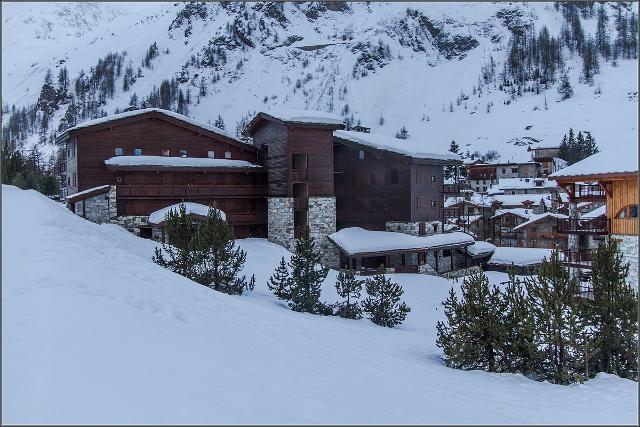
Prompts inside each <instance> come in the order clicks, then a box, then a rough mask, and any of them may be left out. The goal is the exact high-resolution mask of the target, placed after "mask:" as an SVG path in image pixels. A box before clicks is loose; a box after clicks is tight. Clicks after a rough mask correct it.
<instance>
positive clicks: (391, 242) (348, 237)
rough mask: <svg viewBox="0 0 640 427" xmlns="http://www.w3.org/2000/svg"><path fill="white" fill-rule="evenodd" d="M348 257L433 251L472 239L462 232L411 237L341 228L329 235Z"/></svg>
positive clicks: (401, 234)
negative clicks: (406, 251)
mask: <svg viewBox="0 0 640 427" xmlns="http://www.w3.org/2000/svg"><path fill="white" fill-rule="evenodd" d="M329 239H331V240H332V241H333V242H335V243H336V244H337V245H338V246H340V248H342V250H344V251H345V252H346V253H347V254H349V255H354V254H359V253H366V252H384V251H395V250H411V249H435V248H440V247H445V246H456V245H469V244H472V243H473V237H471V236H470V235H468V234H467V233H463V232H453V233H441V234H433V235H431V236H412V235H409V234H405V233H398V232H394V231H373V230H365V229H364V228H360V227H348V228H343V229H342V230H339V231H337V232H335V233H333V234H330V235H329Z"/></svg>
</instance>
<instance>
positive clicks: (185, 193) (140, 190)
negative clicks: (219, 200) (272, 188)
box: [116, 185, 266, 198]
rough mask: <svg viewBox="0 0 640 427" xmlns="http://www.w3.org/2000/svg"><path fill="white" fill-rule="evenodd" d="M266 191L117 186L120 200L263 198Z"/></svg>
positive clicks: (163, 186)
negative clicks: (225, 197)
mask: <svg viewBox="0 0 640 427" xmlns="http://www.w3.org/2000/svg"><path fill="white" fill-rule="evenodd" d="M265 193H266V190H265V189H264V188H260V187H248V186H209V185H206V186H205V185H117V186H116V194H117V197H118V198H166V197H170V198H173V197H192V198H193V197H196V198H197V197H224V196H262V195H265Z"/></svg>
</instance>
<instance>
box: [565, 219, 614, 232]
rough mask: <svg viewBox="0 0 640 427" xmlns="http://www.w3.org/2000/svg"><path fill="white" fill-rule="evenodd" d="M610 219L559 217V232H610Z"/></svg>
mask: <svg viewBox="0 0 640 427" xmlns="http://www.w3.org/2000/svg"><path fill="white" fill-rule="evenodd" d="M608 233H609V220H608V219H607V218H590V219H579V218H559V219H558V234H594V235H599V234H608Z"/></svg>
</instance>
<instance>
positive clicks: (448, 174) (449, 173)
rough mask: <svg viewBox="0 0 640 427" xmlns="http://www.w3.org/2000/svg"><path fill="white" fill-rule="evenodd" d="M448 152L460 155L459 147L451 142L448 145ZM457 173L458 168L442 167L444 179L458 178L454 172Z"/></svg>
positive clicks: (453, 166) (451, 166)
mask: <svg viewBox="0 0 640 427" xmlns="http://www.w3.org/2000/svg"><path fill="white" fill-rule="evenodd" d="M449 151H450V152H452V153H454V154H460V146H459V145H458V144H457V143H456V142H455V141H451V144H450V145H449ZM458 171H459V168H458V166H455V165H447V166H445V167H444V179H451V178H458V174H457V173H456V172H458Z"/></svg>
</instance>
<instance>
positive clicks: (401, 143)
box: [333, 130, 462, 163]
mask: <svg viewBox="0 0 640 427" xmlns="http://www.w3.org/2000/svg"><path fill="white" fill-rule="evenodd" d="M333 136H334V137H335V138H337V139H338V140H341V141H348V142H352V143H355V144H360V145H366V146H368V147H371V148H376V149H378V150H384V151H390V152H393V153H397V154H402V155H404V156H409V157H413V158H417V159H433V160H443V161H457V162H460V163H461V162H462V159H461V158H460V156H458V155H457V154H454V153H449V152H432V151H429V146H428V145H427V143H426V142H425V140H424V139H416V140H412V139H400V138H394V137H391V136H386V135H380V134H375V133H364V132H354V131H348V130H336V131H334V132H333Z"/></svg>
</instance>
